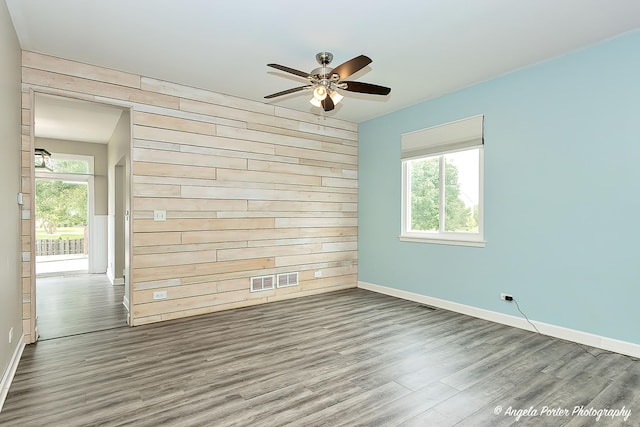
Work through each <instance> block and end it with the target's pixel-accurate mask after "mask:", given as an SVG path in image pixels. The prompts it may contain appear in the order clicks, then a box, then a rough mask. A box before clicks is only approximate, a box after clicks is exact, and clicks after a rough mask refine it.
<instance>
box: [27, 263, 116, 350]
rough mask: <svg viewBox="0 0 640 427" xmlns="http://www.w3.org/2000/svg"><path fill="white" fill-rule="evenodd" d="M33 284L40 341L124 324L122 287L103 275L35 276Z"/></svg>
mask: <svg viewBox="0 0 640 427" xmlns="http://www.w3.org/2000/svg"><path fill="white" fill-rule="evenodd" d="M36 287H37V290H36V291H37V293H36V295H37V309H38V333H39V335H40V340H46V339H51V338H60V337H65V336H69V335H77V334H83V333H87V332H95V331H101V330H105V329H112V328H117V327H121V326H122V327H124V326H126V324H127V314H126V310H125V308H124V306H123V305H122V297H123V295H124V286H123V285H120V286H113V285H111V283H110V282H109V279H108V278H107V276H106V275H104V274H79V275H70V276H56V277H38V278H37V281H36Z"/></svg>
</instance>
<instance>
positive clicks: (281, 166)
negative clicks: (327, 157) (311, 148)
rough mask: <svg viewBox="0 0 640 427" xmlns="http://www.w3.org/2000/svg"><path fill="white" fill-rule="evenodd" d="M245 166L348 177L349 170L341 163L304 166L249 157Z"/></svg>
mask: <svg viewBox="0 0 640 427" xmlns="http://www.w3.org/2000/svg"><path fill="white" fill-rule="evenodd" d="M247 168H248V169H249V170H254V171H265V172H277V173H291V174H296V175H313V176H335V177H338V178H342V177H348V176H346V174H348V173H350V171H348V170H345V169H344V166H343V165H338V164H333V165H332V166H328V167H317V166H305V165H300V164H298V163H280V162H268V161H263V160H255V159H249V161H248V166H247Z"/></svg>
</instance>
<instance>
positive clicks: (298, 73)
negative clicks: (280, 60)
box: [267, 64, 309, 79]
mask: <svg viewBox="0 0 640 427" xmlns="http://www.w3.org/2000/svg"><path fill="white" fill-rule="evenodd" d="M267 67H271V68H275V69H276V70H280V71H284V72H287V73H291V74H295V75H296V76H300V77H304V78H305V79H306V78H307V77H309V73H305V72H304V71H300V70H296V69H295V68H290V67H285V66H284V65H279V64H267Z"/></svg>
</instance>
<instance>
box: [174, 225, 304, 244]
mask: <svg viewBox="0 0 640 427" xmlns="http://www.w3.org/2000/svg"><path fill="white" fill-rule="evenodd" d="M299 236H300V229H298V228H291V229H283V228H280V229H275V228H271V229H256V230H218V231H185V232H183V233H182V243H186V244H191V243H213V242H229V241H249V240H261V239H275V238H288V237H289V238H292V237H299Z"/></svg>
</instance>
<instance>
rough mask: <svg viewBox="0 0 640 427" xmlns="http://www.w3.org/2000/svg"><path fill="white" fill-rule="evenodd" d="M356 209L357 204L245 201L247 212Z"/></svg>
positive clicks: (348, 210)
mask: <svg viewBox="0 0 640 427" xmlns="http://www.w3.org/2000/svg"><path fill="white" fill-rule="evenodd" d="M357 209H358V204H357V203H329V202H293V201H273V200H249V201H247V210H249V211H271V212H274V211H282V212H287V211H298V212H326V211H337V212H355V211H357Z"/></svg>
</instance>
